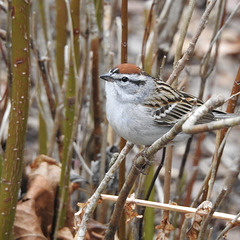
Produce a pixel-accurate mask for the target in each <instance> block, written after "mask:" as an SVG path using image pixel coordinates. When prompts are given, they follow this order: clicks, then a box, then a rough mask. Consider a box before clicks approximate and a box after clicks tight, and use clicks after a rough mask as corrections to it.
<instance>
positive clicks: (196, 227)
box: [187, 201, 212, 240]
mask: <svg viewBox="0 0 240 240" xmlns="http://www.w3.org/2000/svg"><path fill="white" fill-rule="evenodd" d="M211 209H212V203H211V202H210V201H204V202H202V203H201V204H200V205H199V206H198V208H197V211H196V212H195V214H194V217H193V222H192V226H191V227H190V229H189V230H188V232H187V236H188V238H189V239H190V240H195V239H197V238H198V233H199V231H200V229H201V223H202V221H203V219H204V218H205V217H206V216H207V215H208V213H209V212H210V211H211Z"/></svg>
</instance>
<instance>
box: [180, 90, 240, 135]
mask: <svg viewBox="0 0 240 240" xmlns="http://www.w3.org/2000/svg"><path fill="white" fill-rule="evenodd" d="M223 103H224V99H223V97H222V96H220V95H217V96H212V97H211V98H210V99H209V100H208V101H207V102H205V103H204V104H203V105H202V106H200V107H199V108H197V109H196V111H194V112H193V113H192V115H190V116H189V118H188V120H187V121H186V122H185V123H184V124H183V127H182V129H183V131H184V132H185V133H191V134H193V133H200V132H207V131H210V130H217V129H222V128H226V127H232V126H236V125H239V124H240V117H233V118H228V119H221V120H218V121H214V122H210V123H206V124H198V125H194V124H195V123H196V121H197V120H198V119H200V118H201V117H202V116H203V115H205V114H206V113H208V112H209V111H211V110H212V109H214V108H216V107H219V106H221V105H222V104H223Z"/></svg>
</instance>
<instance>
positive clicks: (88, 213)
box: [75, 142, 133, 240]
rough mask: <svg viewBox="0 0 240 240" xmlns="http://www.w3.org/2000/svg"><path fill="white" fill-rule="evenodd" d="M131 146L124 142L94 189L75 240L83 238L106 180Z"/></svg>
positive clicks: (109, 178)
mask: <svg viewBox="0 0 240 240" xmlns="http://www.w3.org/2000/svg"><path fill="white" fill-rule="evenodd" d="M132 147H133V144H131V143H129V142H127V143H126V145H125V147H124V148H123V149H122V151H121V152H120V154H119V155H118V157H117V159H116V161H115V163H114V164H113V165H112V167H111V168H110V169H109V170H108V172H107V173H106V175H105V177H104V179H103V180H102V182H101V183H100V184H99V186H98V188H97V189H96V191H95V192H94V194H93V195H92V197H91V199H90V200H89V204H88V205H87V207H86V209H85V213H84V215H83V218H82V221H81V224H80V226H79V229H78V236H77V240H81V239H82V240H83V239H84V238H85V233H86V230H87V222H88V220H89V217H90V216H91V214H92V213H93V211H94V209H95V208H96V205H97V203H98V200H99V198H100V197H101V193H102V192H103V191H104V190H105V188H106V187H107V184H108V182H109V181H110V180H111V179H112V177H113V175H114V173H115V171H116V170H117V168H118V167H119V165H120V163H121V162H122V160H123V159H124V158H125V157H126V155H127V154H128V153H129V151H130V150H131V149H132ZM75 216H77V213H76V214H75Z"/></svg>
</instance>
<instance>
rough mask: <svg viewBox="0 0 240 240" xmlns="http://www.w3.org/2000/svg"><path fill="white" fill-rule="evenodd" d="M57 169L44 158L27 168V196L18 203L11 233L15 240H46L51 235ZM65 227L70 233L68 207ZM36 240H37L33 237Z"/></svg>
mask: <svg viewBox="0 0 240 240" xmlns="http://www.w3.org/2000/svg"><path fill="white" fill-rule="evenodd" d="M60 172H61V169H60V167H59V165H58V163H57V162H56V161H55V160H54V159H53V158H50V157H47V156H45V155H40V156H38V157H37V158H36V159H35V160H34V162H33V163H32V164H31V172H30V174H29V179H28V187H27V189H28V190H27V193H26V195H25V196H24V198H23V199H22V200H21V201H19V202H18V204H17V210H16V219H15V223H14V233H15V237H16V238H23V237H24V239H25V237H26V236H29V235H31V236H34V238H32V239H38V237H39V239H40V238H41V239H44V238H43V237H46V239H47V238H48V237H49V236H50V233H51V231H52V223H53V216H54V209H55V198H56V192H57V187H58V183H59V179H60ZM66 222H67V224H66V225H67V226H68V227H69V228H70V229H72V230H73V211H72V210H71V207H70V205H68V211H67V221H66ZM37 236H38V237H37Z"/></svg>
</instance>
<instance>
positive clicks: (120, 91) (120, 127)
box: [100, 63, 228, 146]
mask: <svg viewBox="0 0 240 240" xmlns="http://www.w3.org/2000/svg"><path fill="white" fill-rule="evenodd" d="M100 78H101V79H103V80H105V92H106V115H107V119H108V122H109V124H110V125H111V126H112V128H113V129H114V131H115V132H116V133H117V134H118V135H120V136H121V137H123V138H124V139H125V140H128V141H130V142H132V143H133V144H137V145H145V146H149V145H151V144H152V143H154V142H155V141H156V140H157V139H159V138H160V137H161V136H163V135H164V134H165V133H167V132H168V131H169V130H170V129H171V128H172V127H173V126H174V125H175V124H176V123H177V122H178V121H179V120H181V119H182V118H183V117H184V116H185V115H186V114H188V113H190V112H191V111H193V109H194V108H196V107H197V106H201V105H202V104H203V101H202V100H200V99H199V98H197V97H195V96H193V95H191V94H189V93H186V92H183V91H179V90H177V89H174V88H173V87H171V86H170V85H169V84H167V83H165V82H164V81H162V80H161V79H159V78H154V77H152V76H150V75H149V74H148V73H146V72H145V71H143V70H142V69H141V68H139V67H137V66H136V65H135V64H132V63H123V64H119V65H117V66H116V67H114V68H113V69H111V70H110V71H109V72H107V73H105V74H102V75H100ZM226 117H228V114H227V113H225V112H222V111H218V110H212V111H210V112H209V113H207V114H205V115H204V116H203V117H202V118H201V119H200V120H198V122H197V124H201V123H208V122H211V121H215V120H218V119H224V118H226ZM187 136H188V135H187V134H185V133H182V132H181V133H180V134H178V135H177V136H176V137H175V139H174V140H173V142H179V141H183V140H184V139H185V138H186V137H187Z"/></svg>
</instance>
